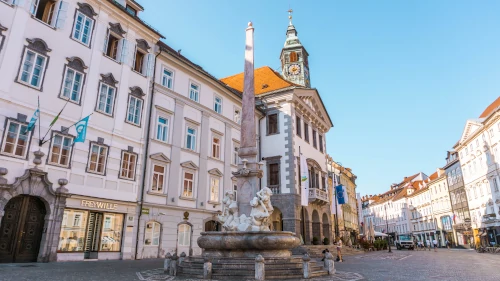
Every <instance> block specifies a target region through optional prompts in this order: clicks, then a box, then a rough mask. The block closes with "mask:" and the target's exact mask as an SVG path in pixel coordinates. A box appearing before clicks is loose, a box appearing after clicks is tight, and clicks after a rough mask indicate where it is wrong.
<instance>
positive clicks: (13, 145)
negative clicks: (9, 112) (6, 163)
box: [2, 119, 31, 158]
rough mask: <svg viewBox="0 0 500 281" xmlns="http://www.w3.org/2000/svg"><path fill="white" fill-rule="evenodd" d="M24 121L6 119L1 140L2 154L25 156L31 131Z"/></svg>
mask: <svg viewBox="0 0 500 281" xmlns="http://www.w3.org/2000/svg"><path fill="white" fill-rule="evenodd" d="M27 129H28V126H27V124H25V123H21V122H17V121H14V120H11V119H8V121H7V125H6V127H5V133H4V138H3V140H2V154H4V155H8V156H13V157H17V158H26V154H27V151H28V146H29V139H30V135H31V132H28V131H27Z"/></svg>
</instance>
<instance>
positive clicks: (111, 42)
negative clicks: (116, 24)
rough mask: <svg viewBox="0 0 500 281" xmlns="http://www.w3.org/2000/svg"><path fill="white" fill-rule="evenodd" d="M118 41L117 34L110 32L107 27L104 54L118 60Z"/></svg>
mask: <svg viewBox="0 0 500 281" xmlns="http://www.w3.org/2000/svg"><path fill="white" fill-rule="evenodd" d="M119 42H120V39H118V36H116V35H114V34H113V33H111V32H110V31H109V29H108V34H107V37H106V45H105V52H104V54H105V55H106V56H108V57H110V58H112V59H114V60H118V59H119V57H118V44H119Z"/></svg>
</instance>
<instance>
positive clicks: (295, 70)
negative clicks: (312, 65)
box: [288, 64, 300, 75]
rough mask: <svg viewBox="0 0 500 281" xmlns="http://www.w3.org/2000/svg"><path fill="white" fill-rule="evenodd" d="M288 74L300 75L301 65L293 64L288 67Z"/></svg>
mask: <svg viewBox="0 0 500 281" xmlns="http://www.w3.org/2000/svg"><path fill="white" fill-rule="evenodd" d="M288 73H290V74H291V75H298V74H299V73H300V65H298V64H291V65H290V66H289V67H288Z"/></svg>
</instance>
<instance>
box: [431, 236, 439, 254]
mask: <svg viewBox="0 0 500 281" xmlns="http://www.w3.org/2000/svg"><path fill="white" fill-rule="evenodd" d="M432 244H433V245H434V252H437V247H438V242H437V241H436V238H434V240H432Z"/></svg>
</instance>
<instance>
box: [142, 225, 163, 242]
mask: <svg viewBox="0 0 500 281" xmlns="http://www.w3.org/2000/svg"><path fill="white" fill-rule="evenodd" d="M160 229H161V224H159V223H157V222H154V221H151V222H148V223H146V230H145V231H144V245H147V246H158V245H160Z"/></svg>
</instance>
